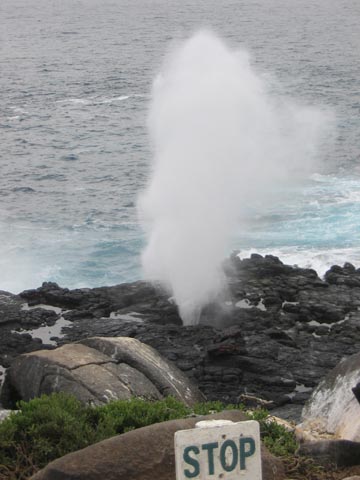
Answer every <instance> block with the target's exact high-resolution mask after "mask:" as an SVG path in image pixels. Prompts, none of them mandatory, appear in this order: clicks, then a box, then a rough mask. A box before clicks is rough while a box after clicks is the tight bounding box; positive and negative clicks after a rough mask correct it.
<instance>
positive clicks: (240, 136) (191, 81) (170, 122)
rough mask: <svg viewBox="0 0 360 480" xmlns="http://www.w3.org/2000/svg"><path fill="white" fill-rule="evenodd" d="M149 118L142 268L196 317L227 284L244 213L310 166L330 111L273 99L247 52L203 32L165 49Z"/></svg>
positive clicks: (187, 320) (184, 313) (188, 317)
mask: <svg viewBox="0 0 360 480" xmlns="http://www.w3.org/2000/svg"><path fill="white" fill-rule="evenodd" d="M148 120H149V131H150V136H151V139H152V144H153V151H154V159H153V169H152V174H151V177H150V180H149V184H148V186H147V189H146V190H145V192H144V193H143V194H142V196H141V198H140V199H139V211H140V216H141V220H142V222H143V224H144V228H145V230H146V232H147V235H148V243H147V246H146V248H145V250H144V252H143V255H142V262H143V270H144V276H145V278H147V279H149V280H153V281H158V282H160V283H161V284H162V285H163V286H165V287H166V288H168V289H169V290H170V291H171V293H172V295H173V296H174V299H175V301H176V303H177V305H178V307H179V312H180V315H181V317H182V319H183V322H184V324H194V323H197V321H198V318H199V314H200V312H201V308H202V307H203V306H204V305H205V304H206V303H208V302H209V301H211V300H213V299H214V298H216V297H217V295H218V294H219V292H221V290H222V289H223V287H224V285H225V281H224V277H223V274H222V270H221V264H222V261H223V259H224V257H225V256H226V255H227V254H228V253H229V248H230V247H229V242H230V240H231V237H232V235H233V234H234V232H235V231H236V230H237V229H238V222H239V218H240V217H241V214H242V212H243V211H244V209H246V208H247V207H248V206H249V205H251V204H252V202H253V201H255V200H257V201H258V200H259V198H260V199H266V198H267V197H266V195H267V194H268V193H269V191H272V192H273V191H274V190H276V189H277V188H278V189H279V188H281V183H282V182H284V181H288V179H289V178H298V177H299V175H301V174H304V173H305V174H306V173H308V172H309V170H311V168H312V166H313V163H314V160H315V158H316V153H317V147H318V140H319V138H320V136H321V135H320V134H321V132H322V130H323V126H324V120H325V118H324V114H323V113H322V112H320V111H319V110H316V109H314V108H304V107H299V106H295V105H294V104H293V103H289V102H285V101H282V102H279V100H278V99H277V100H276V101H275V99H274V98H272V96H271V95H270V94H269V93H268V91H267V85H266V84H265V82H264V80H263V79H262V78H261V77H260V76H259V75H257V74H256V73H255V71H254V69H253V68H252V67H251V65H250V60H249V55H248V54H247V52H246V51H236V52H234V51H232V50H231V49H229V48H228V47H227V46H226V45H225V44H224V43H223V42H222V41H221V40H220V39H219V38H217V37H216V36H215V35H214V34H212V33H209V32H200V33H198V34H196V35H195V36H193V37H192V38H191V39H189V40H187V41H186V42H184V43H183V44H182V45H181V46H180V47H179V48H178V49H177V50H176V51H175V52H173V53H172V54H171V55H170V56H169V58H167V60H166V62H165V64H164V67H163V71H162V72H161V73H160V74H159V75H158V77H157V78H156V80H155V82H154V86H153V95H152V103H151V106H150V113H149V119H148Z"/></svg>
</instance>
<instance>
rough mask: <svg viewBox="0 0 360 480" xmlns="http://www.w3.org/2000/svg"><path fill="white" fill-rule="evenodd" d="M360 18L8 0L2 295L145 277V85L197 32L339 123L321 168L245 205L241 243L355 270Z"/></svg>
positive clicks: (160, 3)
mask: <svg viewBox="0 0 360 480" xmlns="http://www.w3.org/2000/svg"><path fill="white" fill-rule="evenodd" d="M359 17H360V3H359V2H358V1H357V0H339V1H337V2H328V1H327V0H316V1H315V0H304V1H302V2H298V1H296V0H258V1H255V0H254V1H250V0H248V1H245V0H236V1H235V0H234V1H231V0H224V1H222V2H218V1H215V0H198V1H186V0H185V1H182V2H180V1H176V0H167V1H165V0H139V1H133V0H132V1H130V0H129V1H126V0H112V1H111V0H101V1H100V0H86V1H80V0H79V1H76V0H62V1H61V2H58V1H55V0H53V1H51V0H38V1H36V2H35V1H34V2H31V1H29V0H2V1H1V4H0V19H1V23H0V35H1V36H0V157H1V159H0V168H1V176H0V201H1V204H0V269H1V278H0V289H6V290H11V291H20V290H22V289H24V288H30V287H36V286H38V285H39V284H40V282H42V281H45V280H53V281H57V282H59V283H60V284H61V285H64V286H68V287H77V286H95V285H104V284H114V283H118V282H123V281H129V280H134V279H138V278H141V269H140V261H139V254H140V252H141V248H142V246H143V243H144V236H143V234H142V231H141V228H140V227H139V224H138V220H137V214H136V199H137V195H138V194H139V192H140V191H141V190H142V189H143V188H144V186H145V184H146V181H147V178H148V174H149V169H150V162H151V149H150V146H149V141H148V137H147V130H146V116H147V109H148V104H149V96H150V92H151V84H152V80H153V78H154V76H155V75H156V73H157V72H158V70H159V68H160V65H161V62H162V60H163V58H164V55H165V54H166V53H167V52H168V50H169V49H170V48H171V46H172V45H173V44H174V43H176V41H178V40H179V39H184V38H187V37H188V36H189V35H191V33H193V32H194V31H196V30H197V29H199V28H203V27H206V28H212V29H213V30H214V31H215V32H217V33H218V34H219V35H220V36H222V37H223V38H224V39H225V40H226V41H227V42H228V43H229V44H230V45H232V46H233V47H234V48H239V47H241V48H246V49H248V51H249V52H250V54H251V57H252V63H253V65H254V66H255V67H256V69H257V71H258V72H259V73H260V74H261V75H265V76H267V77H268V78H269V80H270V82H271V83H272V84H273V85H274V94H275V95H285V96H289V97H291V98H293V99H294V100H295V101H298V102H300V103H302V104H310V105H316V106H319V107H320V108H322V107H326V108H328V109H330V110H331V111H332V112H333V113H334V115H335V117H336V126H337V128H336V132H335V133H334V135H333V138H332V141H331V142H329V144H327V145H324V146H323V151H322V156H323V165H322V167H321V169H319V171H318V172H316V174H314V175H313V176H312V177H311V178H310V179H309V181H308V182H305V183H304V184H302V185H299V186H298V187H297V188H296V189H295V190H294V191H292V192H290V194H289V195H287V196H286V201H284V202H280V203H278V204H277V205H275V206H274V205H273V206H272V207H271V208H266V207H264V206H261V208H259V207H258V206H254V212H252V216H251V221H250V222H249V225H248V227H247V228H246V230H244V229H243V228H240V227H239V232H238V233H237V235H236V236H235V238H234V241H233V244H234V248H239V249H241V250H242V252H243V254H246V253H248V252H250V251H254V250H256V251H260V252H265V253H267V252H271V253H277V254H279V255H280V256H281V257H282V258H284V259H285V260H287V261H289V262H290V263H298V264H300V265H313V266H315V268H318V269H319V270H320V271H323V270H324V269H325V268H326V266H327V265H330V264H331V263H334V262H340V263H341V262H343V261H345V260H349V261H353V262H354V263H355V264H357V265H358V266H360V250H359V246H360V226H359V225H360V148H359V145H360V115H359V114H360V93H359V92H360V88H359V87H360V61H359V60H360V58H359V55H360V54H359V52H360V35H359V28H358V20H359Z"/></svg>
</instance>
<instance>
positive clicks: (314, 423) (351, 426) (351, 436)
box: [297, 353, 360, 455]
mask: <svg viewBox="0 0 360 480" xmlns="http://www.w3.org/2000/svg"><path fill="white" fill-rule="evenodd" d="M359 380H360V353H357V354H355V355H352V356H350V357H348V358H347V359H346V360H344V361H342V362H340V363H339V364H338V365H337V366H336V367H335V368H334V369H333V370H332V371H331V372H330V373H329V374H328V375H326V377H325V378H324V379H323V380H322V381H321V382H320V383H319V385H318V386H317V387H316V388H315V390H314V391H313V393H312V395H311V397H310V399H309V401H308V402H307V404H306V405H305V407H304V409H303V412H302V423H301V424H300V425H298V428H297V431H298V435H299V437H301V438H302V439H303V440H305V441H306V440H315V439H321V438H323V439H326V438H328V439H332V438H336V439H338V440H340V439H341V440H350V441H353V442H360V403H359V401H358V399H357V397H356V394H357V392H358V389H357V385H358V383H359ZM359 455H360V454H359Z"/></svg>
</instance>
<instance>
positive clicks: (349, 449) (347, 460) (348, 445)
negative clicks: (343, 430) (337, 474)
mask: <svg viewBox="0 0 360 480" xmlns="http://www.w3.org/2000/svg"><path fill="white" fill-rule="evenodd" d="M297 453H298V455H305V456H307V457H312V458H314V459H315V460H316V462H317V463H319V464H320V465H324V466H328V465H335V466H336V467H351V466H353V465H360V443H358V442H350V441H349V440H323V441H319V442H308V443H304V444H303V445H301V446H300V448H299V449H298V451H297Z"/></svg>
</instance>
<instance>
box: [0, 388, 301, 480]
mask: <svg viewBox="0 0 360 480" xmlns="http://www.w3.org/2000/svg"><path fill="white" fill-rule="evenodd" d="M18 408H19V411H18V412H17V413H13V414H12V415H11V416H10V417H9V418H7V419H6V420H4V421H3V422H2V423H0V480H5V479H6V480H22V479H26V478H29V476H31V475H32V474H33V473H34V472H36V471H37V470H38V469H40V468H42V467H44V466H45V465H46V464H48V463H49V462H51V461H52V460H54V459H56V458H58V457H61V456H63V455H65V454H67V453H69V452H72V451H75V450H79V449H81V448H84V447H86V446H88V445H91V444H93V443H96V442H98V441H100V440H104V439H105V438H109V437H111V436H114V435H118V434H121V433H124V432H127V431H129V430H133V429H135V428H140V427H144V426H146V425H151V424H153V423H157V422H163V421H166V420H173V419H176V418H183V417H186V416H188V415H192V414H201V415H205V414H208V413H213V412H219V411H222V410H224V409H234V408H239V409H241V410H244V407H243V406H242V405H224V404H222V403H221V402H208V403H202V404H199V405H196V406H195V408H194V409H193V410H191V409H189V408H188V407H186V406H184V405H183V404H182V403H181V402H179V401H177V400H175V399H174V398H171V397H168V398H166V399H165V400H162V401H157V402H148V401H144V400H141V399H133V400H130V401H114V402H112V403H109V404H108V405H105V406H98V407H93V406H90V405H83V404H82V403H81V402H79V401H78V400H77V399H75V398H74V397H71V396H69V395H65V394H61V393H60V394H53V395H51V396H45V395H44V396H42V397H41V398H36V399H34V400H31V401H30V402H19V404H18ZM267 417H268V413H267V412H266V411H265V410H255V411H253V412H252V413H250V414H249V418H252V419H254V420H258V421H259V422H260V428H261V434H262V438H263V441H264V443H265V445H266V446H267V447H268V448H269V450H270V451H271V452H273V453H274V454H275V455H280V456H289V455H292V454H293V453H294V451H295V448H296V443H295V438H294V435H293V434H292V433H289V432H287V431H286V430H285V429H284V428H283V427H282V426H279V425H277V424H276V423H274V422H270V423H269V422H268V421H267V420H266V419H267Z"/></svg>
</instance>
